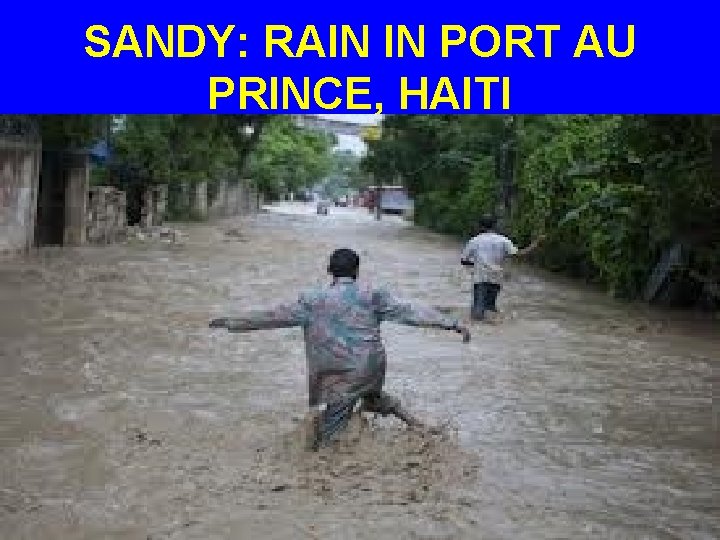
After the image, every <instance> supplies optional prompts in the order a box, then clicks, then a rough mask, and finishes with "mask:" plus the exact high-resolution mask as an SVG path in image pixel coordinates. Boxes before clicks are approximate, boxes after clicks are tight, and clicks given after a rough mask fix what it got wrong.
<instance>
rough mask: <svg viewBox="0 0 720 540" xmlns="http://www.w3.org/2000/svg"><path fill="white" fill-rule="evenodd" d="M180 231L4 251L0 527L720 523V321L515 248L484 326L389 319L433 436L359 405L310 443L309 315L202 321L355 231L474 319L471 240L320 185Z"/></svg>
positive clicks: (449, 530) (277, 533)
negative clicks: (463, 260)
mask: <svg viewBox="0 0 720 540" xmlns="http://www.w3.org/2000/svg"><path fill="white" fill-rule="evenodd" d="M182 230H183V231H184V233H185V235H184V236H183V237H182V238H181V240H180V241H179V242H177V243H170V242H166V241H164V240H160V239H146V240H137V239H135V240H132V241H131V242H129V243H128V244H123V245H116V246H109V247H95V248H83V249H78V250H65V251H62V250H50V249H48V250H43V251H41V252H39V253H38V254H35V255H33V256H32V257H31V258H30V259H28V260H23V261H12V262H11V261H3V262H1V263H0V301H1V302H2V310H1V314H0V538H2V539H4V540H5V539H7V540H14V539H38V540H66V539H73V540H75V539H139V540H147V539H153V540H156V539H198V540H201V539H230V540H236V539H251V540H256V539H257V540H260V539H263V540H265V539H303V538H308V539H317V538H322V539H392V540H401V539H403V540H404V539H421V538H422V539H451V538H461V539H465V538H467V539H489V540H499V539H510V540H520V539H580V538H598V539H610V538H618V539H645V538H648V539H656V538H657V539H666V538H668V539H669V538H677V539H683V540H684V539H711V538H719V537H720V508H719V506H720V501H719V499H718V490H717V479H718V478H717V467H716V456H717V450H718V420H717V419H718V416H717V414H718V413H717V401H715V403H713V383H717V381H718V378H717V371H716V370H717V364H718V357H719V356H720V338H718V328H717V322H715V323H712V322H707V321H705V322H703V321H700V320H688V319H690V318H691V317H690V315H683V314H663V313H658V312H651V311H645V310H644V309H642V308H639V307H634V306H629V305H625V304H621V303H617V302H614V301H612V300H610V299H608V298H607V297H606V296H604V295H602V294H600V293H597V292H593V291H590V290H588V289H587V288H585V287H582V286H580V285H578V284H573V283H568V282H566V281H563V280H560V279H558V278H557V277H552V276H547V275H540V274H538V273H537V272H534V271H531V270H529V269H524V268H521V267H517V268H513V269H512V271H511V276H510V280H509V282H508V284H507V286H506V289H505V290H504V291H503V292H502V294H501V296H500V298H499V306H500V309H501V310H502V311H503V317H502V321H501V322H500V324H497V325H487V324H485V325H477V326H474V327H473V341H472V342H471V343H470V344H468V345H464V344H462V343H461V341H460V339H459V338H458V336H457V335H456V334H452V333H444V332H441V331H434V330H418V329H413V328H407V327H401V326H394V325H391V324H388V325H386V326H385V327H384V332H385V339H386V344H387V347H388V355H389V361H388V378H387V387H388V390H390V391H391V392H392V393H394V394H397V395H398V396H399V397H401V398H402V399H403V401H404V402H405V403H406V404H407V406H408V407H409V408H410V409H412V410H413V411H414V412H415V413H416V414H417V415H418V416H421V417H423V418H426V419H428V420H429V421H432V422H435V423H438V424H442V425H444V426H445V430H444V431H443V434H442V435H434V436H430V435H424V434H421V433H415V432H410V431H406V430H405V429H404V428H403V426H401V425H400V424H399V423H396V421H394V420H390V419H372V418H370V419H365V420H362V421H361V420H360V419H356V420H355V421H354V422H353V424H352V425H351V428H350V430H349V431H348V433H347V434H346V436H345V438H344V439H343V440H341V441H340V442H339V443H338V445H337V447H336V448H334V449H332V450H324V451H321V452H320V453H318V454H307V453H305V452H304V451H303V450H302V448H301V446H300V441H301V439H302V437H301V433H302V426H303V418H304V416H305V413H306V403H307V388H306V368H305V360H304V352H303V342H302V336H301V331H300V330H298V329H288V330H276V331H267V332H257V333H253V334H244V335H237V334H236V335H230V334H227V333H224V332H222V331H210V330H209V329H208V328H207V321H208V320H209V319H210V318H212V317H216V316H222V315H228V314H232V313H233V312H234V311H238V310H243V309H249V308H256V307H262V306H265V305H268V304H273V303H275V302H278V301H285V300H291V299H293V298H294V297H295V294H296V292H297V291H299V290H301V289H303V288H305V287H308V286H314V285H315V284H317V283H320V282H324V281H326V278H325V276H324V271H325V267H326V262H327V255H328V254H329V252H330V251H331V250H332V249H333V248H336V247H346V246H347V247H353V248H355V249H357V250H358V251H359V252H360V253H361V256H362V266H361V272H362V274H363V276H364V277H366V278H368V279H370V280H372V281H373V282H377V283H385V284H388V285H390V286H391V287H393V288H395V289H396V290H397V291H398V292H399V293H401V294H402V295H403V296H406V297H409V298H413V299H416V300H418V301H421V302H425V303H428V304H432V305H435V306H438V307H440V308H442V309H444V310H446V311H448V312H455V313H457V314H458V315H459V316H463V317H465V316H466V315H467V304H468V301H469V293H468V289H469V285H468V283H467V279H466V276H465V274H463V272H462V269H461V268H460V267H459V265H458V253H459V249H460V246H459V245H458V244H457V243H456V242H454V241H452V240H448V239H447V238H443V237H441V236H437V235H433V234H430V233H428V232H424V231H422V230H419V229H416V228H413V227H410V226H408V225H406V224H404V223H403V222H402V221H400V220H399V219H395V218H388V219H384V220H383V221H381V222H376V221H374V220H373V219H372V218H371V216H369V215H368V214H367V212H365V211H359V210H351V209H331V211H330V214H329V215H328V216H318V215H315V213H314V208H312V207H309V206H304V205H284V206H279V207H275V208H272V209H271V211H269V212H266V213H263V214H260V215H258V216H254V217H251V218H247V219H237V220H232V221H224V222H218V223H212V224H202V225H192V226H183V227H182ZM715 399H717V396H715Z"/></svg>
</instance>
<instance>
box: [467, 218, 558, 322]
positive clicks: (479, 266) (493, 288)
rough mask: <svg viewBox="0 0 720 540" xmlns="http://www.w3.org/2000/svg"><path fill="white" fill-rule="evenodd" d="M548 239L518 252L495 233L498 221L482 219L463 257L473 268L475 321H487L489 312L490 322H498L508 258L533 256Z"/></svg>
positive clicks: (541, 239) (511, 243)
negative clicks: (498, 303) (499, 295)
mask: <svg viewBox="0 0 720 540" xmlns="http://www.w3.org/2000/svg"><path fill="white" fill-rule="evenodd" d="M544 239H545V235H540V236H539V237H538V238H537V239H536V240H535V241H534V242H532V243H531V244H530V245H529V246H528V247H526V248H524V249H518V248H517V247H516V246H515V244H513V242H512V240H510V239H509V238H508V237H507V236H503V235H501V234H498V233H496V232H495V218H493V217H490V216H486V217H484V218H482V219H481V220H480V233H479V234H478V235H477V236H475V237H474V238H472V239H471V240H470V241H469V242H468V243H467V245H466V246H465V249H463V252H462V255H461V256H460V263H461V264H462V265H463V266H467V267H471V268H472V269H473V293H472V304H471V308H470V317H471V319H472V320H474V321H483V320H486V312H487V311H489V312H491V313H492V314H493V316H492V318H491V319H490V321H491V322H494V321H495V320H496V319H495V316H496V315H497V312H498V310H497V306H496V304H495V303H496V301H497V295H498V293H499V292H500V289H502V284H503V281H504V278H505V269H504V268H503V263H504V262H505V259H507V258H508V257H513V256H515V257H523V256H525V255H529V254H530V253H532V252H533V251H535V250H536V249H537V247H538V246H539V245H540V243H541V242H542V241H543V240H544Z"/></svg>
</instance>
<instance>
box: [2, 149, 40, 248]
mask: <svg viewBox="0 0 720 540" xmlns="http://www.w3.org/2000/svg"><path fill="white" fill-rule="evenodd" d="M41 154H42V152H41V146H40V144H31V143H25V142H15V141H12V140H4V139H0V253H17V252H23V251H27V250H29V249H30V248H31V247H32V246H33V244H34V240H35V220H36V212H37V192H38V178H39V175H40V159H41Z"/></svg>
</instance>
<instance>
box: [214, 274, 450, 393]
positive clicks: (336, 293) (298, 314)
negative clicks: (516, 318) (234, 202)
mask: <svg viewBox="0 0 720 540" xmlns="http://www.w3.org/2000/svg"><path fill="white" fill-rule="evenodd" d="M383 321H392V322H395V323H398V324H404V325H408V326H416V327H425V328H441V329H446V330H452V329H455V328H456V327H457V324H458V321H457V320H455V319H449V318H448V317H446V316H445V315H443V314H442V313H440V312H438V311H436V310H435V309H432V308H427V307H421V306H415V305H412V304H410V303H407V302H404V301H401V300H399V299H397V298H396V297H394V296H393V295H392V294H390V293H389V292H388V291H387V290H386V289H384V288H373V287H370V286H367V285H360V284H358V283H356V282H355V281H353V280H350V279H339V280H336V282H335V283H334V284H333V285H330V286H329V287H323V288H319V289H316V290H311V291H308V292H306V293H303V294H301V295H300V297H299V298H298V301H297V302H294V303H289V304H282V305H279V306H276V307H275V308H273V309H269V310H258V311H251V312H248V313H246V314H244V315H240V316H238V317H234V318H230V319H227V328H228V330H230V331H231V332H244V331H249V330H263V329H271V328H289V327H293V326H299V327H302V328H303V330H304V334H305V353H306V356H307V362H308V386H309V400H310V406H315V405H319V404H321V403H334V402H337V401H341V400H347V399H351V400H352V399H355V398H359V397H362V396H363V395H365V394H367V393H371V392H377V391H379V390H380V389H381V388H382V385H383V382H384V379H385V366H386V357H385V348H384V346H383V342H382V339H381V337H380V324H381V323H382V322H383Z"/></svg>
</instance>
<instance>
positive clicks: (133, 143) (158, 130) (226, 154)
mask: <svg viewBox="0 0 720 540" xmlns="http://www.w3.org/2000/svg"><path fill="white" fill-rule="evenodd" d="M266 119H267V117H265V116H253V115H227V116H217V115H184V114H174V115H168V114H164V115H127V116H125V118H124V122H123V125H122V126H121V128H120V129H118V130H117V132H116V133H115V134H114V136H113V137H112V142H111V145H112V151H113V161H115V163H116V164H118V163H119V164H123V165H126V166H128V167H131V168H132V169H133V170H134V171H135V172H136V174H137V175H138V176H139V177H141V178H142V179H143V181H145V182H148V183H167V182H174V181H178V180H185V181H189V182H199V181H207V180H214V179H217V178H223V179H231V180H233V179H237V178H239V177H240V176H241V175H242V173H243V170H244V167H245V165H246V162H247V159H248V156H249V154H250V152H251V150H252V148H253V147H254V146H255V145H256V144H257V142H258V140H259V139H260V137H261V135H262V129H263V126H264V124H265V122H266Z"/></svg>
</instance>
